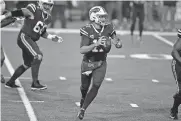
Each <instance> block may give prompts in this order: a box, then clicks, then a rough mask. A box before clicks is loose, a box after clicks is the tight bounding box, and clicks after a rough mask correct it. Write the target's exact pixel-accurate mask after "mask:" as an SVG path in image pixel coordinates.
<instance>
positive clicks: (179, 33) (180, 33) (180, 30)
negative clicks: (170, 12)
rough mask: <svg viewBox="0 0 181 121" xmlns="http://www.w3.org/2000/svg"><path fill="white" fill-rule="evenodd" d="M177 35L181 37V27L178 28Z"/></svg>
mask: <svg viewBox="0 0 181 121" xmlns="http://www.w3.org/2000/svg"><path fill="white" fill-rule="evenodd" d="M177 35H178V37H179V38H181V29H178V33H177Z"/></svg>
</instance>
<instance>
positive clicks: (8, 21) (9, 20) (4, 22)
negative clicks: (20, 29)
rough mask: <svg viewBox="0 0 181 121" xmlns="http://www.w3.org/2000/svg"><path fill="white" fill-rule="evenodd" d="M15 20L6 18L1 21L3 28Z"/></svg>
mask: <svg viewBox="0 0 181 121" xmlns="http://www.w3.org/2000/svg"><path fill="white" fill-rule="evenodd" d="M15 21H16V19H15V18H8V19H5V20H3V21H1V28H3V27H5V26H7V25H9V24H12V23H14V22H15Z"/></svg>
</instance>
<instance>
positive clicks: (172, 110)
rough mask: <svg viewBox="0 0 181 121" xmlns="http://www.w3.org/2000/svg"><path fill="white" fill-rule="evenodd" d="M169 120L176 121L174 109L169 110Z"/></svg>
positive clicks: (176, 112) (176, 116)
mask: <svg viewBox="0 0 181 121" xmlns="http://www.w3.org/2000/svg"><path fill="white" fill-rule="evenodd" d="M170 118H171V119H174V120H177V119H178V111H177V110H174V109H171V110H170Z"/></svg>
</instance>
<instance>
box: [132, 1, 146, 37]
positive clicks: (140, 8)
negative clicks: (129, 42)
mask: <svg viewBox="0 0 181 121" xmlns="http://www.w3.org/2000/svg"><path fill="white" fill-rule="evenodd" d="M132 12H133V14H132V25H131V32H132V33H131V34H132V35H133V31H134V29H135V23H136V18H137V17H138V19H139V29H140V36H142V31H143V22H144V16H145V14H144V1H139V0H135V1H133V10H132Z"/></svg>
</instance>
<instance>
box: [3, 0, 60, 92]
mask: <svg viewBox="0 0 181 121" xmlns="http://www.w3.org/2000/svg"><path fill="white" fill-rule="evenodd" d="M52 7H53V1H52V0H39V2H38V5H34V4H29V5H28V6H27V7H26V8H22V9H20V10H15V11H11V12H8V13H7V14H5V16H3V17H4V18H8V17H20V16H24V17H25V20H24V25H23V27H22V28H21V30H20V32H19V35H18V39H17V44H18V46H19V47H20V48H21V49H22V56H23V60H24V64H22V65H20V66H19V67H18V68H17V69H16V70H15V73H14V74H13V76H12V77H11V78H10V80H9V81H8V82H7V83H6V85H5V86H6V87H8V88H17V87H18V86H17V85H16V84H15V80H16V79H17V78H18V77H19V76H21V75H22V74H23V73H24V72H25V71H26V70H27V69H28V68H30V67H31V72H32V79H33V82H32V85H31V89H32V90H43V89H46V88H47V86H44V85H41V84H40V82H39V80H38V74H39V67H40V64H41V61H42V57H43V54H42V52H41V51H40V49H39V47H38V45H37V43H36V41H38V40H39V38H40V37H43V38H47V39H51V40H52V41H56V42H61V41H62V38H61V37H59V36H57V35H51V34H48V33H47V31H46V29H47V26H48V24H49V23H50V22H51V15H50V12H51V9H52Z"/></svg>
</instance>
